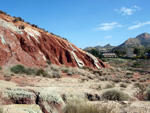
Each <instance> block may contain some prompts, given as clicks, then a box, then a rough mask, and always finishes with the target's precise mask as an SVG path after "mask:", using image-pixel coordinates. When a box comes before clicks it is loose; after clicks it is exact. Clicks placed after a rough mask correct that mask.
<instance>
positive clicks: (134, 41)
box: [119, 33, 150, 47]
mask: <svg viewBox="0 0 150 113" xmlns="http://www.w3.org/2000/svg"><path fill="white" fill-rule="evenodd" d="M147 45H150V34H148V33H143V34H140V35H138V36H137V37H136V38H129V39H128V40H126V41H125V42H124V43H123V44H121V45H119V47H128V46H131V47H132V46H147Z"/></svg>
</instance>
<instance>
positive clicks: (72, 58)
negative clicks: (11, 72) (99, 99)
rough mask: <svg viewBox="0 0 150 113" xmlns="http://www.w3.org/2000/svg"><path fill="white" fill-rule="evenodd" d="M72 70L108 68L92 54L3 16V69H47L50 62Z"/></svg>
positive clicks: (0, 51)
mask: <svg viewBox="0 0 150 113" xmlns="http://www.w3.org/2000/svg"><path fill="white" fill-rule="evenodd" d="M47 60H50V61H51V62H52V63H53V64H57V65H65V66H71V67H76V66H79V67H82V66H87V67H92V68H105V67H108V66H107V65H105V64H104V63H103V62H102V61H100V60H99V59H97V58H95V57H94V56H92V55H91V54H89V53H86V52H84V51H83V50H81V49H79V48H77V47H76V46H75V45H73V44H72V43H70V42H68V41H67V40H65V39H62V38H60V37H58V36H56V35H54V34H52V33H48V32H46V31H44V30H42V29H38V28H37V27H36V25H34V26H33V25H32V26H31V25H30V24H28V23H25V22H24V21H22V19H20V18H16V17H11V16H8V15H6V14H3V13H1V14H0V66H4V67H8V66H9V67H10V66H12V65H15V64H23V65H25V66H29V67H34V66H45V65H46V61H47Z"/></svg>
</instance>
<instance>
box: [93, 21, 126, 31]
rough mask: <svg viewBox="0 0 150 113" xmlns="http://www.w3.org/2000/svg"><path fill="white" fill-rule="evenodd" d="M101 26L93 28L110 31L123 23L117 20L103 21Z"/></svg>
mask: <svg viewBox="0 0 150 113" xmlns="http://www.w3.org/2000/svg"><path fill="white" fill-rule="evenodd" d="M99 26H100V27H97V28H94V29H93V30H96V31H97V30H103V31H108V30H112V29H114V28H117V27H123V26H122V25H121V24H119V23H117V22H112V23H102V24H100V25H99Z"/></svg>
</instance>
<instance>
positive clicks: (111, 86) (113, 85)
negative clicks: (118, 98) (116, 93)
mask: <svg viewBox="0 0 150 113" xmlns="http://www.w3.org/2000/svg"><path fill="white" fill-rule="evenodd" d="M114 87H115V83H108V84H106V86H105V89H108V88H114Z"/></svg>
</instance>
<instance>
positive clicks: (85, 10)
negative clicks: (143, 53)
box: [0, 0, 150, 48]
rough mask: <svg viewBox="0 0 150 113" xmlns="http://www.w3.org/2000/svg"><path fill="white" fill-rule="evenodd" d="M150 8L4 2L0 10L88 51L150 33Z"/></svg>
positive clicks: (100, 2) (113, 1)
mask: <svg viewBox="0 0 150 113" xmlns="http://www.w3.org/2000/svg"><path fill="white" fill-rule="evenodd" d="M149 4H150V0H1V2H0V10H3V11H5V12H7V13H8V14H10V15H11V16H18V17H22V18H23V19H24V20H25V21H27V22H30V23H32V24H36V25H38V26H39V27H41V28H45V29H46V30H48V31H49V32H53V33H54V34H57V35H60V36H61V37H65V38H67V39H68V40H69V41H70V42H72V43H73V44H75V45H76V46H78V47H79V48H85V47H87V46H97V45H106V44H108V43H110V44H111V45H120V44H121V43H123V42H124V41H125V40H126V39H128V38H130V37H136V36H137V35H139V34H141V33H144V32H147V33H150V31H149V30H150V14H149V11H150V5H149Z"/></svg>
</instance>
